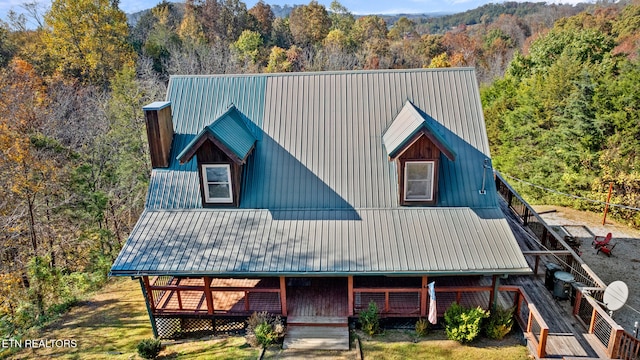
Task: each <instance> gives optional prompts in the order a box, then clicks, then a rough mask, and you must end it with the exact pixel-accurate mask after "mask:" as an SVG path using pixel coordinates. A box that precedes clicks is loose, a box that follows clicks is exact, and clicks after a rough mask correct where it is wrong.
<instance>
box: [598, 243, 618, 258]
mask: <svg viewBox="0 0 640 360" xmlns="http://www.w3.org/2000/svg"><path fill="white" fill-rule="evenodd" d="M616 245H618V243H615V244H613V245H611V244H607V245H602V246H600V247H599V248H598V251H596V255H598V253H599V252H600V251H602V253H603V254H607V256H611V252H612V251H613V248H614V247H616Z"/></svg>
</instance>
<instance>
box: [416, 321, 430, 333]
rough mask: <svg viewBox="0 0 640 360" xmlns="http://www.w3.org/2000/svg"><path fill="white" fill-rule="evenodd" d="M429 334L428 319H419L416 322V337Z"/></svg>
mask: <svg viewBox="0 0 640 360" xmlns="http://www.w3.org/2000/svg"><path fill="white" fill-rule="evenodd" d="M428 333H429V322H428V321H427V319H418V321H416V335H418V336H420V337H423V336H427V334H428Z"/></svg>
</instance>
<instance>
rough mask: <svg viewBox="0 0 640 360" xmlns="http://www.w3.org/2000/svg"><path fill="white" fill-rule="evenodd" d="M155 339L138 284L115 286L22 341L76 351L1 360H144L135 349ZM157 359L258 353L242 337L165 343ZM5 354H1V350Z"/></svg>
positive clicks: (18, 354) (25, 352) (23, 353)
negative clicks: (67, 343) (62, 344)
mask: <svg viewBox="0 0 640 360" xmlns="http://www.w3.org/2000/svg"><path fill="white" fill-rule="evenodd" d="M151 337H153V332H152V331H151V323H150V322H149V316H148V314H147V309H146V307H145V304H144V298H143V297H142V291H141V290H140V285H139V283H138V282H137V281H132V280H130V279H115V280H111V281H110V282H109V283H108V284H107V285H106V286H105V287H104V288H103V289H102V290H100V292H98V293H97V294H95V295H94V296H92V297H91V298H89V299H88V300H87V301H83V302H80V303H79V305H78V306H76V307H74V308H73V309H71V311H69V312H68V313H67V314H65V315H63V316H62V317H61V318H60V319H58V320H57V321H55V322H53V323H52V324H50V325H49V326H47V327H45V328H43V329H41V330H34V331H32V332H31V333H30V334H29V335H28V336H25V338H24V339H51V340H58V339H73V340H75V341H76V342H77V347H76V348H40V349H22V350H20V351H16V349H13V353H12V354H9V353H8V351H4V352H0V358H2V359H3V358H9V359H34V358H39V359H48V358H57V359H83V360H84V359H89V360H90V359H105V358H109V359H115V360H117V359H141V358H140V357H139V356H138V352H137V350H136V346H137V345H138V343H139V342H140V340H142V339H145V338H151ZM163 345H166V347H165V349H163V351H162V352H161V353H160V356H159V357H158V359H222V360H224V359H256V358H257V357H258V356H259V352H258V350H256V349H252V348H250V347H249V346H248V345H247V344H246V342H245V340H244V338H243V337H221V338H207V339H204V340H195V339H194V340H192V341H183V342H179V343H177V342H171V341H163ZM0 350H3V349H0Z"/></svg>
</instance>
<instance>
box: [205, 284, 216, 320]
mask: <svg viewBox="0 0 640 360" xmlns="http://www.w3.org/2000/svg"><path fill="white" fill-rule="evenodd" d="M204 297H205V299H207V314H209V315H213V311H214V308H213V294H212V293H211V277H210V276H205V277H204Z"/></svg>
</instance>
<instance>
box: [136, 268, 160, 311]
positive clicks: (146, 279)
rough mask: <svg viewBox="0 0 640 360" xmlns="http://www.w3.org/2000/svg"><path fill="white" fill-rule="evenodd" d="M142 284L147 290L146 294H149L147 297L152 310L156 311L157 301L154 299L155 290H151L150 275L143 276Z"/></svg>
mask: <svg viewBox="0 0 640 360" xmlns="http://www.w3.org/2000/svg"><path fill="white" fill-rule="evenodd" d="M140 285H143V290H145V292H146V294H147V298H148V299H149V304H148V305H149V307H150V308H151V311H153V312H155V311H156V303H155V301H154V299H153V292H152V291H151V285H149V277H148V276H143V277H142V280H141V282H140Z"/></svg>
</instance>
